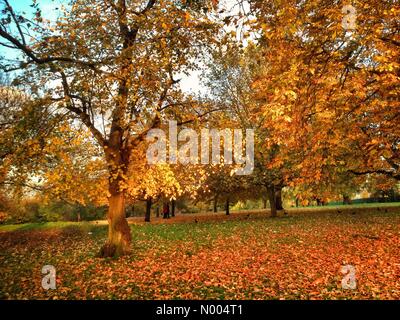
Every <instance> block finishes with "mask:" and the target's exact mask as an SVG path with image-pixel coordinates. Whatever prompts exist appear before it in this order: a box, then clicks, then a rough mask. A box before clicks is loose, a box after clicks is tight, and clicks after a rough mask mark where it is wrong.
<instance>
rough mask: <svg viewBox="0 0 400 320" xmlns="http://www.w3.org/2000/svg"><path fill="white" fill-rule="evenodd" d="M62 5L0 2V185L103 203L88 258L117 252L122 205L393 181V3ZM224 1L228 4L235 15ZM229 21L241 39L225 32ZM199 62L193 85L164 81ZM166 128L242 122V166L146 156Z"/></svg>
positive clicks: (333, 190) (125, 229)
mask: <svg viewBox="0 0 400 320" xmlns="http://www.w3.org/2000/svg"><path fill="white" fill-rule="evenodd" d="M229 3H230V2H229V1H228V2H226V3H225V2H220V3H219V2H218V1H205V0H199V1H184V0H182V1H158V0H147V1H139V0H137V1H136V0H135V1H134V0H72V1H70V3H69V4H68V5H67V9H66V10H65V13H64V14H62V15H60V17H59V18H58V19H57V20H56V21H46V20H45V19H44V18H43V17H42V15H41V11H40V8H39V6H38V4H37V3H36V2H33V3H32V8H33V10H34V11H35V12H34V15H33V17H32V18H31V17H28V16H27V15H26V14H22V13H19V12H16V11H15V10H14V8H13V7H12V6H11V5H10V3H9V2H8V1H7V0H1V4H2V7H1V12H2V17H1V20H0V39H1V41H0V45H2V46H4V47H7V48H8V49H9V50H11V49H13V50H15V51H17V52H19V58H20V60H19V61H17V62H15V60H12V59H10V60H8V59H3V60H2V63H1V67H2V69H3V70H4V71H7V72H14V74H13V81H12V83H10V84H9V85H3V86H2V87H1V91H0V93H1V95H2V96H3V97H4V98H2V99H1V104H2V105H1V114H0V125H1V136H0V139H1V150H0V152H1V154H0V161H1V164H0V170H1V172H0V174H1V176H0V183H1V186H2V189H3V190H11V189H12V190H14V191H18V190H19V192H21V193H23V192H27V191H26V190H27V189H26V188H29V189H30V190H35V189H37V190H38V191H39V192H41V193H43V194H44V195H49V196H52V197H53V196H56V197H59V198H66V199H70V200H71V201H76V202H77V203H81V204H84V203H89V202H90V203H97V204H99V205H101V204H107V205H108V221H109V233H108V240H107V243H106V244H105V245H104V247H103V248H102V252H101V254H102V255H103V256H114V255H121V254H125V253H128V252H129V251H130V248H131V245H130V242H131V233H130V229H129V226H128V223H127V220H126V214H125V206H126V203H127V201H133V202H134V201H147V203H148V204H149V205H150V203H151V201H157V200H159V199H163V200H162V201H171V200H176V199H178V198H181V197H188V198H192V199H203V200H207V201H215V202H217V201H220V202H221V201H224V202H225V203H226V208H228V209H229V203H231V202H234V201H236V200H238V199H252V198H261V197H265V196H266V195H267V196H268V199H269V202H270V206H271V214H272V216H276V214H277V210H278V209H279V208H280V206H281V196H280V194H281V191H282V188H284V187H287V188H290V189H291V191H292V192H294V193H295V196H296V198H297V199H298V201H303V202H305V201H307V199H312V198H315V199H320V201H324V199H327V198H334V197H336V196H343V195H349V193H350V192H354V191H355V190H356V189H357V186H361V184H362V183H365V182H367V183H373V181H375V179H381V177H386V179H385V181H384V183H385V185H386V187H387V188H390V187H393V186H395V185H396V183H397V181H398V180H399V179H400V174H399V164H400V154H399V142H400V141H399V137H400V132H399V125H398V123H399V119H398V118H399V114H400V110H399V107H400V106H399V103H398V101H399V96H398V95H399V66H400V64H399V63H400V61H399V52H400V50H399V48H398V47H399V43H400V39H399V30H400V28H399V25H398V24H399V21H398V19H397V17H398V15H399V13H400V12H399V8H398V6H396V1H390V0H385V1H381V0H368V1H362V2H361V1H360V2H359V1H355V2H354V6H355V7H356V8H357V14H358V15H357V28H356V29H354V30H348V29H345V28H344V27H343V23H342V22H343V18H344V14H343V13H342V7H343V5H344V3H342V2H341V1H330V0H329V1H328V0H310V1H300V0H289V1H278V0H272V1H258V0H249V1H243V2H241V1H239V6H234V8H233V9H232V10H228V9H226V7H227V5H228V4H229ZM237 8H239V9H237ZM230 30H239V31H240V32H239V34H240V35H241V39H240V41H237V35H238V32H231V31H230ZM201 66H206V68H205V72H204V74H203V77H202V78H203V79H204V84H203V85H204V86H205V87H206V88H207V89H208V92H207V94H206V95H203V96H202V97H196V96H193V95H189V94H186V93H184V92H182V90H181V86H180V79H179V77H180V76H182V74H189V73H190V72H191V71H193V70H196V69H199V68H200V67H201ZM171 119H173V120H176V121H177V122H178V126H180V127H183V126H185V127H190V128H193V129H197V130H198V129H200V128H201V127H208V128H242V129H247V128H252V129H254V132H255V169H254V172H253V174H251V175H248V176H237V175H234V174H232V169H233V168H232V167H229V166H224V165H206V166H205V165H185V166H183V165H170V164H164V165H156V166H150V165H149V164H148V163H147V161H146V157H145V154H146V150H147V148H148V143H147V142H146V139H145V138H146V135H147V133H148V132H149V131H150V130H151V129H154V128H165V127H166V124H167V121H168V120H171Z"/></svg>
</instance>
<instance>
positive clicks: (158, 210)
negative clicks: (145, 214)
mask: <svg viewBox="0 0 400 320" xmlns="http://www.w3.org/2000/svg"><path fill="white" fill-rule="evenodd" d="M156 217H157V218H159V217H160V205H157V208H156Z"/></svg>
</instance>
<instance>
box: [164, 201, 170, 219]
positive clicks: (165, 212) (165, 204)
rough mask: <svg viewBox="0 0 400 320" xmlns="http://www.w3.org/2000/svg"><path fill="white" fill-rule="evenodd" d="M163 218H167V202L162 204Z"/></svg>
mask: <svg viewBox="0 0 400 320" xmlns="http://www.w3.org/2000/svg"><path fill="white" fill-rule="evenodd" d="M163 218H164V219H169V205H168V203H164V206H163Z"/></svg>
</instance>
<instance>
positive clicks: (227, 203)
mask: <svg viewBox="0 0 400 320" xmlns="http://www.w3.org/2000/svg"><path fill="white" fill-rule="evenodd" d="M225 214H226V215H227V216H229V214H230V213H229V198H228V199H226V203H225Z"/></svg>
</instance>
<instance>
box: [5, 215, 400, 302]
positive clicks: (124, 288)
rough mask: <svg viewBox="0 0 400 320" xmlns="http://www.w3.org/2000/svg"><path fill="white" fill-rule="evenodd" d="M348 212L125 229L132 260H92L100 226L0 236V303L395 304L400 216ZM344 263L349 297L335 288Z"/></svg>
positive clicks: (101, 236) (102, 232)
mask: <svg viewBox="0 0 400 320" xmlns="http://www.w3.org/2000/svg"><path fill="white" fill-rule="evenodd" d="M356 211H357V212H355V210H352V211H345V212H341V213H338V212H336V213H332V212H323V211H321V210H318V211H315V212H314V213H305V212H300V213H293V212H291V213H290V215H289V216H285V217H280V218H277V219H271V218H268V217H266V216H265V213H253V214H250V215H249V216H247V214H246V215H241V216H240V217H239V215H236V216H235V215H233V216H232V217H229V218H227V220H222V219H220V221H217V222H215V221H208V222H207V221H199V222H198V223H195V222H194V223H192V222H188V223H177V224H173V223H168V224H151V225H132V236H133V248H132V249H133V250H132V255H131V256H126V257H122V258H119V259H113V260H104V259H101V258H97V257H96V253H97V252H98V250H99V249H100V246H101V245H102V244H103V242H104V241H105V238H106V232H107V228H106V226H96V225H92V224H88V223H83V224H79V225H78V224H75V225H72V226H71V225H63V226H62V227H58V228H51V229H46V228H42V229H37V228H27V230H20V231H7V232H4V231H3V232H0V298H2V299H9V298H15V299H26V298H28V299H49V298H50V299H400V210H399V209H398V208H390V209H389V210H380V211H377V210H371V209H370V210H366V209H359V210H356ZM352 213H355V214H352ZM170 221H171V220H170ZM170 221H169V222H170ZM48 264H50V265H54V266H55V268H56V270H57V289H56V290H48V291H46V290H44V289H42V287H41V279H42V276H43V275H42V274H41V269H42V267H43V266H44V265H48ZM347 264H351V265H353V266H355V268H356V278H357V289H356V290H344V289H342V288H341V281H342V278H343V277H344V275H343V274H341V272H340V269H341V267H342V266H343V265H347Z"/></svg>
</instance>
